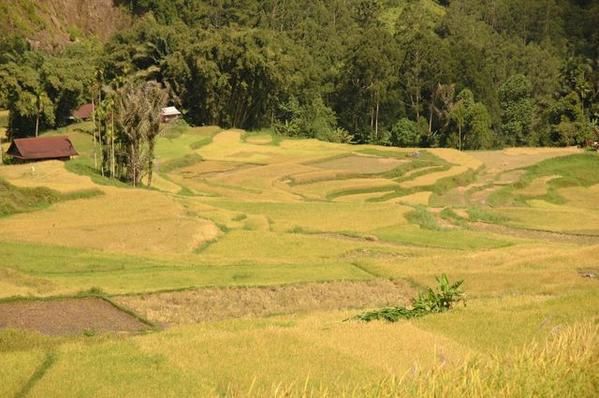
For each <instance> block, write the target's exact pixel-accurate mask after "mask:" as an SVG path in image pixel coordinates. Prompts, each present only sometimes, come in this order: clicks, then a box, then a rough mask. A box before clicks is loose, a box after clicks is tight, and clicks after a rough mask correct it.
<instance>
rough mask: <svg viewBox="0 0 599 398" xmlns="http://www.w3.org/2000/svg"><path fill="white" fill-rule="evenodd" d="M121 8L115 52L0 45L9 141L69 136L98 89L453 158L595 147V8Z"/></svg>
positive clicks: (415, 1)
mask: <svg viewBox="0 0 599 398" xmlns="http://www.w3.org/2000/svg"><path fill="white" fill-rule="evenodd" d="M122 3H123V5H122V6H123V7H127V8H128V9H129V11H130V12H131V13H134V14H136V15H137V17H136V22H135V23H134V24H133V25H132V26H131V27H130V28H129V29H127V30H124V31H122V32H120V33H118V34H117V35H115V36H114V37H113V38H112V39H111V40H110V41H109V42H107V43H103V44H99V43H95V42H93V41H89V42H82V43H78V44H74V45H71V46H69V47H67V48H66V49H65V50H64V51H62V52H59V53H52V54H48V53H41V52H38V51H33V50H32V49H31V48H29V47H28V45H27V42H26V41H24V40H23V39H21V38H19V37H12V38H4V39H2V40H1V42H0V90H1V91H0V92H1V94H0V103H1V104H3V105H4V106H5V107H7V108H9V109H10V111H11V112H10V115H11V116H10V131H11V134H13V135H15V136H19V135H31V134H33V132H34V131H36V130H38V129H44V128H52V127H56V126H60V125H63V124H64V123H66V122H67V120H68V116H69V115H70V112H71V110H72V109H73V108H74V107H75V106H76V105H77V104H79V103H81V102H83V101H90V100H91V99H92V98H93V97H95V96H97V93H98V91H99V90H100V89H99V88H101V90H104V91H107V89H106V88H110V90H113V92H117V91H118V90H116V88H115V87H117V86H119V85H121V86H122V85H123V84H124V83H123V82H128V83H127V84H129V85H133V86H135V85H137V86H136V87H138V88H139V87H141V86H142V85H143V82H150V81H151V82H156V84H158V85H159V86H161V87H162V88H161V89H162V90H165V88H166V87H168V91H167V92H168V98H166V99H165V101H166V102H168V103H170V104H173V105H176V106H178V107H180V108H181V110H182V111H183V112H184V115H185V118H186V120H187V121H188V122H189V123H191V124H196V125H202V124H217V125H220V126H223V127H240V128H245V129H260V128H265V127H269V128H273V129H274V130H275V131H276V132H277V133H279V134H285V135H289V136H300V137H316V138H320V139H324V140H329V141H343V142H355V143H377V144H382V145H396V146H446V147H454V148H459V149H486V148H496V147H502V146H520V145H576V144H579V145H583V144H585V143H587V142H588V141H592V140H597V134H598V124H597V123H598V119H599V104H598V102H599V101H598V95H599V94H598V93H599V33H598V31H597V29H596V26H599V4H597V2H594V1H588V0H587V1H585V0H536V1H525V2H523V1H518V0H494V1H490V0H460V1H457V0H454V1H448V0H445V1H437V2H435V1H432V0H387V1H382V0H328V1H324V0H303V1H299V0H298V1H290V0H262V1H258V0H241V1H240V0H236V1H233V0H221V1H208V0H204V1H201V0H129V1H126V2H122ZM131 82H137V83H135V84H134V83H131ZM109 97H110V96H108V95H107V96H106V97H105V98H104V99H103V100H102V101H108V98H109ZM112 100H113V101H115V100H116V99H115V98H113V99H112ZM100 105H101V107H103V108H107V109H108V106H107V105H106V104H103V103H100ZM103 108H102V109H103ZM36 125H37V126H38V127H37V129H36ZM103 128H105V127H103ZM101 139H103V138H101V137H98V140H101ZM122 142H123V143H124V142H126V140H124V139H123V140H122ZM127 142H128V141H127ZM117 152H118V151H117ZM106 158H107V159H110V156H108V157H106ZM130 166H131V168H132V170H134V169H135V167H133V165H130ZM104 167H105V170H106V172H109V173H116V171H115V170H113V168H111V166H110V165H108V166H106V165H105V166H104ZM130 178H132V176H130Z"/></svg>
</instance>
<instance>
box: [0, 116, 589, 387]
mask: <svg viewBox="0 0 599 398" xmlns="http://www.w3.org/2000/svg"><path fill="white" fill-rule="evenodd" d="M89 128H90V126H89V125H88V124H81V125H74V126H70V127H68V128H65V129H62V130H61V131H58V132H51V133H50V134H67V135H69V136H70V137H71V138H72V140H73V142H74V144H75V146H76V148H77V150H78V151H79V153H80V154H81V156H79V157H78V158H76V159H73V160H71V161H69V162H67V163H66V164H62V163H60V162H43V163H37V164H36V165H35V169H34V170H32V169H31V166H29V165H12V166H11V165H4V166H0V215H1V217H0V231H1V232H2V233H1V234H0V256H1V259H2V260H1V261H0V303H2V302H4V303H11V302H14V301H15V300H16V301H19V300H25V299H26V300H34V299H42V300H49V299H52V298H55V297H65V296H66V297H80V296H87V295H98V294H99V295H102V296H103V297H105V298H106V299H108V300H111V301H112V302H114V303H115V304H116V305H119V306H125V307H126V306H127V305H129V304H130V303H135V305H134V308H133V304H130V305H131V307H128V309H129V310H131V311H132V312H135V313H137V314H138V315H139V316H141V315H142V314H143V318H144V319H146V320H147V321H149V322H153V323H154V325H155V327H154V328H152V329H151V330H150V331H146V332H143V333H139V334H124V333H108V334H105V333H99V332H96V331H94V330H88V331H86V333H84V334H83V335H69V336H65V335H58V336H46V335H41V334H39V333H37V332H35V331H31V330H15V329H10V328H9V329H2V328H1V326H2V325H1V324H0V363H2V366H0V380H2V383H0V396H2V397H4V396H7V397H11V396H15V397H24V396H32V397H63V396H81V397H92V396H93V397H114V396H139V397H154V396H155V397H164V396H173V397H179V396H239V397H244V396H256V397H261V396H303V397H305V396H372V397H378V396H415V397H421V396H425V397H428V396H430V397H440V396H451V397H453V396H455V397H462V396H547V397H566V396H569V397H587V396H594V395H595V394H597V393H598V391H597V389H598V386H599V373H598V372H597V369H598V365H599V335H598V332H599V311H598V310H597V308H599V285H598V283H599V279H598V278H599V256H598V254H597V253H599V155H597V154H591V153H583V152H577V151H572V150H571V149H568V150H567V151H566V150H553V151H548V150H544V149H533V148H528V149H526V150H519V151H517V152H516V151H515V150H506V151H494V152H493V151H491V152H475V153H467V152H466V153H460V152H457V151H455V150H450V149H430V150H426V151H421V152H419V153H420V154H419V155H414V154H413V151H410V150H404V149H399V148H384V147H376V146H351V145H346V144H329V143H324V142H320V141H316V140H298V139H293V140H287V139H283V138H281V137H278V136H277V137H273V136H271V135H270V133H268V132H259V133H245V132H242V131H239V130H230V131H221V129H219V128H217V127H202V128H190V127H188V126H186V125H184V124H177V125H174V126H171V127H170V128H169V129H167V130H165V131H164V132H163V135H162V136H161V137H160V138H159V139H158V142H157V147H156V153H157V157H158V162H157V169H156V178H155V182H156V184H155V185H154V186H153V187H151V189H148V188H147V187H141V188H138V189H132V188H130V187H127V186H125V185H124V184H122V183H118V182H114V181H111V180H108V179H106V178H102V177H101V176H98V175H96V174H95V172H94V170H93V165H94V147H93V144H92V139H91V135H90V134H89V132H88V130H89ZM442 273H446V274H447V275H448V276H449V278H450V279H451V280H457V279H463V280H464V281H465V282H464V288H465V291H466V293H467V305H466V306H465V307H462V306H460V307H457V308H455V309H454V310H452V311H450V312H447V313H443V314H437V315H429V316H426V317H423V318H420V319H416V320H410V321H400V322H398V323H393V324H390V323H383V322H373V323H361V322H358V321H344V320H346V319H348V318H351V317H353V316H354V315H356V314H358V313H360V312H362V311H364V310H367V309H372V308H374V307H375V306H377V305H380V304H378V303H380V302H381V299H380V297H379V296H385V297H386V294H387V293H389V292H386V291H385V290H384V289H385V287H386V286H387V287H388V286H391V285H390V284H392V286H393V294H394V295H397V294H398V292H401V296H402V297H403V299H404V301H407V300H409V298H410V297H413V295H414V294H415V293H416V292H417V291H418V290H419V289H422V288H423V287H425V286H432V285H433V284H434V280H435V276H437V275H440V274H442ZM329 287H330V289H331V292H329V293H330V294H327V289H328V288H329ZM255 288H259V289H261V290H260V294H259V295H256V296H255V297H252V299H251V300H250V299H249V298H248V299H247V300H248V301H247V305H248V306H250V302H251V306H252V308H253V312H250V311H249V309H248V313H247V314H243V311H242V310H243V308H244V301H243V297H247V295H248V294H251V292H255V290H251V289H255ZM377 289H379V290H377ZM381 289H382V290H381ZM275 290H276V291H277V292H276V294H277V295H276V296H273V295H274V294H275V292H274V291H275ZM333 290H334V291H333ZM281 292H283V293H281ZM285 292H287V293H285ZM298 292H301V293H298ZM389 294H391V293H389ZM240 297H241V299H240ZM273 297H277V300H278V301H277V303H276V304H277V305H276V306H273V305H272V300H273ZM331 297H343V300H339V302H338V304H336V302H332V303H331V302H330V300H331ZM352 297H355V303H356V304H348V303H352V302H353V299H352ZM394 297H395V296H394ZM215 299H218V300H219V306H218V308H219V311H221V312H222V313H221V314H218V315H214V314H212V315H211V318H210V319H219V320H210V319H202V317H201V315H197V316H189V314H190V311H193V309H194V308H197V306H198V305H200V303H205V302H210V300H215ZM240 300H241V301H240ZM261 300H263V301H261ZM327 300H329V301H327ZM389 304H390V305H391V304H393V303H389ZM398 304H399V303H398ZM393 305H394V304H393ZM239 308H241V309H242V310H241V313H242V315H240V310H239ZM248 308H249V307H248ZM297 308H302V310H301V311H300V310H297ZM294 309H295V310H294ZM210 311H211V310H210V309H209V308H207V309H205V312H206V313H211V312H210ZM254 313H257V314H260V315H252V314H254ZM185 314H187V315H185ZM165 319H168V321H164V320H165Z"/></svg>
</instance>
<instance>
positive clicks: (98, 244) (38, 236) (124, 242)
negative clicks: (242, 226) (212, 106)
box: [0, 187, 220, 254]
mask: <svg viewBox="0 0 599 398" xmlns="http://www.w3.org/2000/svg"><path fill="white" fill-rule="evenodd" d="M103 190H104V192H105V194H104V195H101V196H98V197H94V198H91V199H81V200H74V201H69V202H63V203H59V204H56V205H54V206H52V207H50V208H48V209H44V210H40V211H37V212H35V213H33V214H18V215H15V216H12V217H9V218H4V219H0V229H1V230H2V231H4V233H3V239H8V240H14V241H24V242H34V243H47V244H56V245H60V246H73V247H88V248H97V249H104V250H111V251H118V252H132V253H154V254H166V253H170V254H177V253H185V252H191V251H192V250H193V249H194V248H195V247H197V246H198V245H200V244H201V243H203V242H205V241H209V240H213V239H214V238H216V237H217V236H218V235H219V233H220V232H219V230H218V228H217V227H216V226H215V225H214V224H213V223H212V222H210V221H208V220H204V219H198V218H196V217H189V216H186V215H185V211H184V208H183V207H182V206H181V205H180V204H179V203H177V202H176V201H175V200H174V199H172V198H170V197H169V196H165V195H164V194H161V193H160V192H153V191H147V190H134V189H120V188H113V187H104V188H103ZM132 203H134V204H135V206H134V207H132V206H131V204H132Z"/></svg>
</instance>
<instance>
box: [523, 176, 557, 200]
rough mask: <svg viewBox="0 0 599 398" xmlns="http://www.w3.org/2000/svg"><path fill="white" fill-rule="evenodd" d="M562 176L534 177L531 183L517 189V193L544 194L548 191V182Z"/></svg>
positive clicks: (527, 194)
mask: <svg viewBox="0 0 599 398" xmlns="http://www.w3.org/2000/svg"><path fill="white" fill-rule="evenodd" d="M556 178H560V176H545V177H541V178H536V179H534V180H533V181H532V182H531V183H530V184H528V185H527V186H526V187H524V188H522V189H518V190H516V191H515V193H516V194H520V195H525V196H542V195H545V194H546V193H547V189H548V188H549V186H548V184H549V182H551V180H553V179H556Z"/></svg>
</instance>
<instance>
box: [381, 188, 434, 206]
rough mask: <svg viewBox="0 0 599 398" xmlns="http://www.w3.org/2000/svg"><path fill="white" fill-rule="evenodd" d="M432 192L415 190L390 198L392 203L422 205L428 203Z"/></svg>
mask: <svg viewBox="0 0 599 398" xmlns="http://www.w3.org/2000/svg"><path fill="white" fill-rule="evenodd" d="M432 194H433V193H432V192H430V191H422V192H416V193H413V194H410V195H405V196H400V197H399V198H395V199H393V200H391V202H393V203H400V204H407V205H411V206H414V205H422V206H428V203H429V201H430V199H431V196H432Z"/></svg>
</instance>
